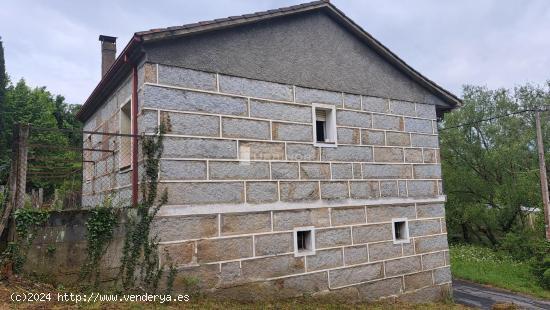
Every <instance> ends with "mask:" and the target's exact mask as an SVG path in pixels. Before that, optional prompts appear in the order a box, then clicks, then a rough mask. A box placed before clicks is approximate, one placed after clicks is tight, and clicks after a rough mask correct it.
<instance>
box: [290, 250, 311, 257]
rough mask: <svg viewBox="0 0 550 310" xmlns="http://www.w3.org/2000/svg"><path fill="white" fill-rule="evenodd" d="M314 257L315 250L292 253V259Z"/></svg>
mask: <svg viewBox="0 0 550 310" xmlns="http://www.w3.org/2000/svg"><path fill="white" fill-rule="evenodd" d="M308 255H315V250H306V251H298V252H295V253H294V257H301V256H308Z"/></svg>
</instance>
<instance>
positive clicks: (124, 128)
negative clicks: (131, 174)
mask: <svg viewBox="0 0 550 310" xmlns="http://www.w3.org/2000/svg"><path fill="white" fill-rule="evenodd" d="M120 133H121V134H127V135H128V134H131V133H132V108H131V104H130V101H128V102H127V103H126V104H124V105H123V106H122V107H121V108H120ZM118 165H119V168H120V169H124V168H128V167H130V166H131V165H132V138H131V137H129V136H126V137H125V136H121V137H120V149H119V153H118Z"/></svg>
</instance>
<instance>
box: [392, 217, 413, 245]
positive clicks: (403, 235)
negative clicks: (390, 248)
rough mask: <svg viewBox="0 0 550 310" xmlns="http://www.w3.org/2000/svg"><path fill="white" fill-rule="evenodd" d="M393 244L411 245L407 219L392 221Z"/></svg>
mask: <svg viewBox="0 0 550 310" xmlns="http://www.w3.org/2000/svg"><path fill="white" fill-rule="evenodd" d="M392 231H393V243H409V242H410V240H409V224H408V221H407V219H392Z"/></svg>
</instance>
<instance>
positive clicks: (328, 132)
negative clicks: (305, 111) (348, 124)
mask: <svg viewBox="0 0 550 310" xmlns="http://www.w3.org/2000/svg"><path fill="white" fill-rule="evenodd" d="M313 142H314V144H315V145H317V146H332V147H334V146H336V108H335V106H333V105H327V104H315V103H314V104H313Z"/></svg>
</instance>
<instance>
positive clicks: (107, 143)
mask: <svg viewBox="0 0 550 310" xmlns="http://www.w3.org/2000/svg"><path fill="white" fill-rule="evenodd" d="M139 140H140V138H139V137H135V139H134V137H133V136H132V135H129V134H119V133H112V132H90V131H71V130H58V129H50V128H39V127H33V126H32V125H31V126H30V127H29V131H28V138H27V141H26V142H25V147H26V151H27V159H26V182H25V197H24V206H25V207H35V208H50V209H75V208H91V207H95V206H98V205H101V204H103V203H111V204H113V205H115V206H116V205H121V206H123V205H128V204H130V203H131V198H132V183H133V178H132V169H133V167H132V154H133V152H132V143H134V141H136V142H137V143H138V144H139ZM138 149H139V148H138ZM18 156H21V155H20V154H19V155H18ZM16 160H17V159H16ZM138 180H139V177H138Z"/></svg>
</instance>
